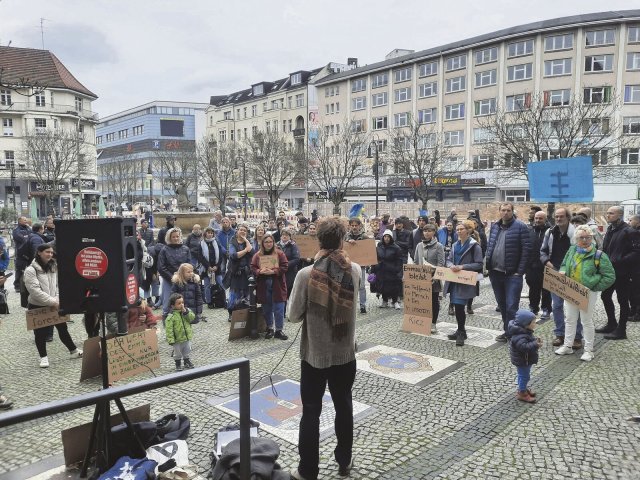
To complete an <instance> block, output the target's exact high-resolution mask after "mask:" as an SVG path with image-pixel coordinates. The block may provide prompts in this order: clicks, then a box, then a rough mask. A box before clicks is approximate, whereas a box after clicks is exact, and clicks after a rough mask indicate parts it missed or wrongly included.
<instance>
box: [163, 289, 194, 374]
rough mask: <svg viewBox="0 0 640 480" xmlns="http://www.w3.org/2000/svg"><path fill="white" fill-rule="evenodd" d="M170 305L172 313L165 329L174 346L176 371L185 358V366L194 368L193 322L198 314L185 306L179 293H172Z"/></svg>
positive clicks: (169, 340)
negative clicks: (192, 361) (190, 356)
mask: <svg viewBox="0 0 640 480" xmlns="http://www.w3.org/2000/svg"><path fill="white" fill-rule="evenodd" d="M169 305H170V308H171V313H169V315H167V320H166V323H165V331H166V335H167V342H169V345H172V346H173V358H174V360H175V361H176V371H178V372H179V371H181V370H182V365H181V364H182V359H183V358H184V368H193V363H191V360H190V359H189V355H190V354H191V339H192V338H193V330H192V329H191V323H192V322H193V321H194V319H195V318H196V314H195V313H193V312H192V311H191V310H189V309H188V308H187V307H185V306H184V298H183V297H182V295H180V294H179V293H172V294H171V296H170V297H169Z"/></svg>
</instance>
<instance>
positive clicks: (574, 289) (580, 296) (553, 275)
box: [542, 266, 591, 311]
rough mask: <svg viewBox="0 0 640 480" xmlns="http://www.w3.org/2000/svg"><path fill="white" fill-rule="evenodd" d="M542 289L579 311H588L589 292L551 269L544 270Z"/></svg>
mask: <svg viewBox="0 0 640 480" xmlns="http://www.w3.org/2000/svg"><path fill="white" fill-rule="evenodd" d="M542 288H544V289H545V290H549V291H550V292H551V293H555V294H556V295H558V296H559V297H562V298H564V299H565V300H566V301H567V302H570V303H572V304H573V305H575V306H576V307H578V308H579V309H580V310H585V311H586V310H588V309H589V292H590V291H591V290H589V289H588V288H587V287H585V286H584V285H582V284H580V283H578V282H576V281H575V280H573V279H572V278H569V277H567V276H566V275H563V274H561V273H560V272H556V271H555V270H554V269H553V268H551V267H548V266H547V267H545V268H544V279H543V281H542Z"/></svg>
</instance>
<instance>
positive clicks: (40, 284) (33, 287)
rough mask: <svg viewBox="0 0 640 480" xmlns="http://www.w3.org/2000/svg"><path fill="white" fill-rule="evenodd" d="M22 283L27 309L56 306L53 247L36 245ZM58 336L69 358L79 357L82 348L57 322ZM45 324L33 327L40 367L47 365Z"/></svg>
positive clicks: (56, 269) (56, 280) (56, 272)
mask: <svg viewBox="0 0 640 480" xmlns="http://www.w3.org/2000/svg"><path fill="white" fill-rule="evenodd" d="M24 284H25V287H26V288H27V290H28V292H29V300H28V302H29V305H28V307H27V308H28V309H29V310H33V309H36V308H42V307H55V308H58V307H59V306H60V303H59V300H58V266H57V264H56V261H55V259H54V258H53V247H52V246H51V245H50V244H48V243H43V244H42V245H38V249H37V251H36V255H35V258H34V259H33V261H32V262H31V265H29V266H28V267H27V268H26V269H25V271H24ZM55 327H56V328H57V329H58V336H59V337H60V340H62V343H64V346H65V347H67V348H68V349H69V353H70V354H71V358H80V357H82V350H79V349H78V348H77V347H76V344H75V343H74V342H73V340H72V339H71V335H70V334H69V330H68V329H67V324H66V323H58V324H57V325H56V326H55ZM47 330H48V329H47V327H42V328H36V329H35V330H34V331H33V333H34V335H35V337H36V347H37V348H38V353H39V354H40V367H41V368H47V367H48V366H49V357H47Z"/></svg>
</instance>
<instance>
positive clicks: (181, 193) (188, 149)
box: [154, 142, 198, 211]
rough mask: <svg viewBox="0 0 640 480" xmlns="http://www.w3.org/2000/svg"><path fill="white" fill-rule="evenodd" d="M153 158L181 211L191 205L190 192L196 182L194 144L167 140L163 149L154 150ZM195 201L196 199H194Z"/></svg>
mask: <svg viewBox="0 0 640 480" xmlns="http://www.w3.org/2000/svg"><path fill="white" fill-rule="evenodd" d="M154 156H155V158H156V159H157V160H158V161H159V162H160V164H161V166H162V171H163V172H164V175H165V178H164V182H165V183H168V184H169V185H170V186H171V189H172V190H173V191H174V193H175V195H176V197H177V200H178V208H179V209H180V210H181V211H184V210H188V209H189V206H190V205H191V201H190V199H189V194H190V192H192V191H194V190H195V189H196V187H197V184H198V157H197V155H196V148H195V145H191V144H190V143H185V142H167V143H166V144H165V148H164V150H156V151H155V153H154ZM196 203H197V199H196Z"/></svg>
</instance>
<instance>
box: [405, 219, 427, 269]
mask: <svg viewBox="0 0 640 480" xmlns="http://www.w3.org/2000/svg"><path fill="white" fill-rule="evenodd" d="M427 223H429V219H428V218H427V217H425V216H423V215H420V216H419V217H418V226H417V227H416V228H415V229H414V230H413V232H412V238H411V249H410V250H409V255H411V260H413V261H415V258H413V256H414V255H415V253H416V247H417V246H418V245H420V243H421V242H422V238H423V237H422V229H423V228H424V226H425V225H426V224H427Z"/></svg>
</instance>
